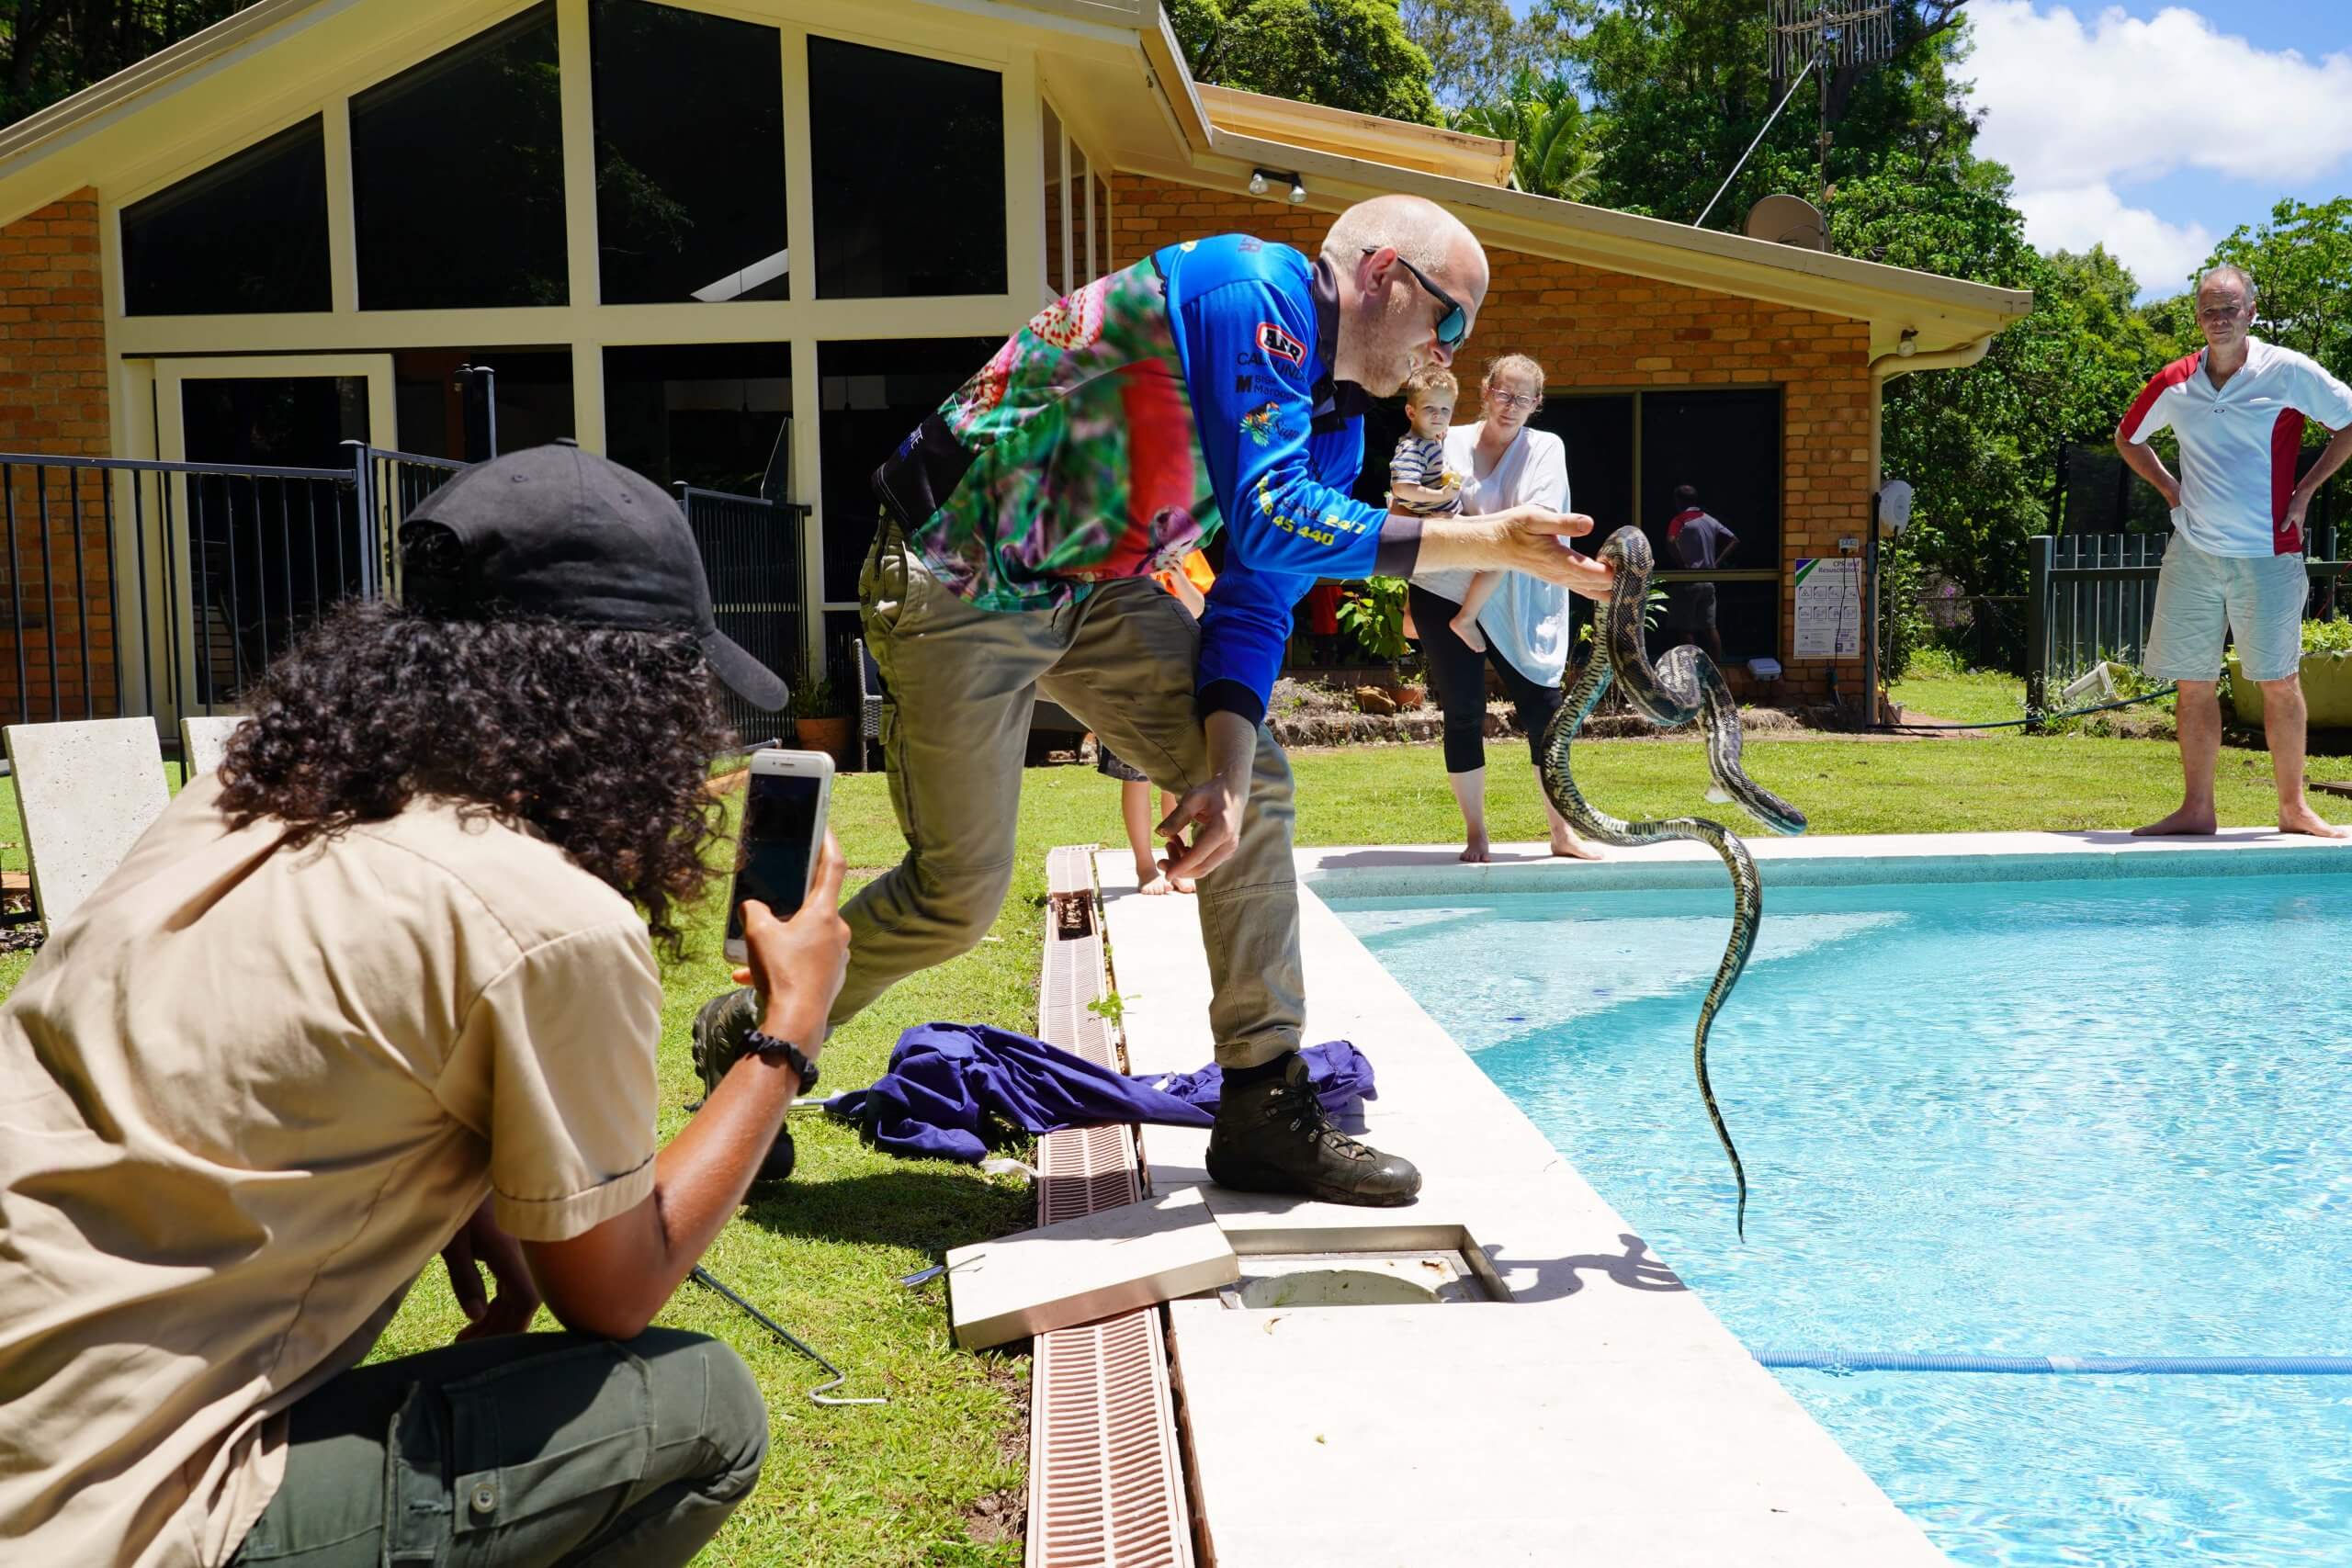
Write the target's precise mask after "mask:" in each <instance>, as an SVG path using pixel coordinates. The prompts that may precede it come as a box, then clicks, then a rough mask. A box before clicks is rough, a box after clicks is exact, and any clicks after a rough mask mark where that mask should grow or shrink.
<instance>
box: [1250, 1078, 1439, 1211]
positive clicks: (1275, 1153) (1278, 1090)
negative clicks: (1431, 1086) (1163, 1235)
mask: <svg viewBox="0 0 2352 1568" xmlns="http://www.w3.org/2000/svg"><path fill="white" fill-rule="evenodd" d="M1208 1164H1209V1179H1210V1180H1212V1181H1214V1182H1216V1184H1217V1185H1218V1186H1220V1187H1230V1188H1233V1189H1235V1190H1238V1191H1242V1192H1296V1193H1302V1194H1304V1195H1305V1196H1306V1197H1309V1198H1317V1199H1320V1200H1322V1201H1324V1202H1326V1203H1363V1204H1369V1205H1377V1206H1386V1205H1390V1204H1397V1203H1409V1202H1411V1201H1413V1195H1414V1194H1415V1193H1417V1192H1419V1190H1421V1173H1420V1172H1419V1171H1418V1170H1416V1169H1414V1168H1413V1165H1412V1162H1411V1161H1409V1160H1406V1159H1402V1158H1399V1157H1398V1156H1396V1155H1385V1154H1382V1153H1381V1152H1380V1151H1379V1150H1378V1149H1375V1148H1372V1147H1370V1146H1368V1145H1364V1144H1360V1143H1358V1142H1357V1141H1356V1140H1355V1139H1353V1138H1351V1137H1349V1136H1348V1135H1347V1134H1345V1133H1342V1132H1340V1130H1339V1129H1338V1128H1337V1127H1334V1126H1333V1125H1331V1119H1330V1117H1329V1116H1327V1115H1325V1114H1324V1111H1323V1106H1322V1103H1321V1102H1320V1101H1318V1100H1317V1099H1316V1098H1315V1089H1314V1087H1313V1086H1312V1085H1311V1084H1310V1083H1309V1082H1308V1078H1307V1068H1306V1058H1305V1057H1304V1056H1301V1055H1298V1054H1297V1053H1295V1052H1294V1053H1292V1055H1291V1057H1290V1060H1289V1061H1288V1063H1286V1064H1285V1065H1284V1066H1283V1075H1282V1077H1278V1078H1270V1079H1266V1080H1264V1081H1262V1082H1259V1083H1252V1084H1243V1085H1241V1086H1240V1087H1238V1088H1236V1089H1227V1090H1226V1091H1225V1098H1224V1100H1223V1101H1222V1102H1220V1103H1219V1104H1218V1106H1217V1111H1216V1126H1215V1127H1214V1128H1212V1129H1211V1130H1210V1133H1209V1162H1208Z"/></svg>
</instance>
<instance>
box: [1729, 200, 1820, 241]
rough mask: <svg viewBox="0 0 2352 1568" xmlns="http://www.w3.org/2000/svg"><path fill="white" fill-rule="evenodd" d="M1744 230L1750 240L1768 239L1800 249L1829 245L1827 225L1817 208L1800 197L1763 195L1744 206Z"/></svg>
mask: <svg viewBox="0 0 2352 1568" xmlns="http://www.w3.org/2000/svg"><path fill="white" fill-rule="evenodd" d="M1746 232H1747V237H1748V238H1749V239H1751V240H1770V241H1771V242H1772V243H1774V244H1776V245H1794V246H1796V247H1797V248H1798V249H1800V250H1806V251H1826V250H1827V249H1828V248H1829V225H1828V224H1827V223H1826V222H1825V221H1824V220H1823V219H1822V216H1821V209H1818V208H1816V207H1815V206H1814V205H1813V203H1811V202H1809V201H1807V200H1806V199H1805V198H1804V197H1801V196H1768V197H1765V198H1764V199H1763V200H1761V201H1759V202H1758V203H1757V204H1756V205H1755V206H1754V207H1751V208H1749V209H1747V228H1746Z"/></svg>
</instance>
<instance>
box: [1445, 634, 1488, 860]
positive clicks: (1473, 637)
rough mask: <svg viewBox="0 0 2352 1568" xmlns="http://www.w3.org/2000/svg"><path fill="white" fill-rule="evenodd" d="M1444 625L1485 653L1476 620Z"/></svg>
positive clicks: (1483, 636)
mask: <svg viewBox="0 0 2352 1568" xmlns="http://www.w3.org/2000/svg"><path fill="white" fill-rule="evenodd" d="M1445 624H1446V625H1447V626H1451V627H1453V635H1454V636H1455V637H1460V638H1461V639H1462V642H1463V646H1464V647H1465V648H1467V649H1469V650H1470V651H1471V652H1473V653H1484V652H1486V651H1487V638H1486V634H1485V633H1483V632H1481V631H1479V629H1478V623H1477V622H1476V620H1474V619H1471V618H1470V617H1468V616H1466V615H1463V616H1456V617H1455V618H1454V619H1453V620H1450V621H1448V622H1446V623H1445ZM1467 858H1468V857H1467V856H1464V859H1467ZM1478 858H1479V859H1480V860H1484V859H1486V858H1487V857H1486V856H1484V855H1480V856H1479V857H1478Z"/></svg>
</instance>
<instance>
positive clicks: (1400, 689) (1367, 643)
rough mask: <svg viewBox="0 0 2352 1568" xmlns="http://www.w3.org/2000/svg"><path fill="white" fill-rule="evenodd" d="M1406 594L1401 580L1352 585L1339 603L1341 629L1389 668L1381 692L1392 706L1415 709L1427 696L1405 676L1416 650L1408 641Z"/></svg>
mask: <svg viewBox="0 0 2352 1568" xmlns="http://www.w3.org/2000/svg"><path fill="white" fill-rule="evenodd" d="M1405 592H1406V582H1405V580H1404V579H1403V578H1401V577H1374V578H1368V579H1366V580H1365V581H1362V582H1357V583H1351V584H1350V585H1349V587H1348V590H1347V594H1346V597H1344V598H1342V599H1341V600H1340V629H1341V630H1342V631H1344V632H1346V633H1347V634H1348V635H1349V636H1350V637H1352V638H1354V639H1355V643H1356V646H1357V647H1359V648H1361V649H1363V651H1364V652H1366V653H1368V654H1370V655H1371V656H1372V657H1373V658H1374V659H1376V660H1380V661H1381V662H1382V663H1384V664H1385V665H1387V667H1388V679H1387V681H1386V682H1384V683H1383V684H1382V686H1381V688H1380V689H1381V691H1382V692H1383V693H1384V694H1385V695H1386V696H1387V698H1388V701H1389V703H1390V704H1391V705H1393V706H1395V707H1400V708H1413V707H1419V706H1420V705H1421V701H1422V699H1423V697H1424V696H1425V695H1426V694H1425V693H1424V692H1423V691H1422V690H1421V689H1420V688H1419V686H1417V685H1411V684H1408V682H1407V681H1406V677H1405V668H1404V666H1405V660H1408V658H1409V657H1411V655H1412V651H1413V645H1412V644H1411V643H1410V642H1409V641H1408V640H1407V637H1408V625H1407V616H1406V608H1405Z"/></svg>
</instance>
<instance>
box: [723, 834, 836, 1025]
mask: <svg viewBox="0 0 2352 1568" xmlns="http://www.w3.org/2000/svg"><path fill="white" fill-rule="evenodd" d="M842 868H843V861H842V847H841V845H840V843H839V842H837V841H836V840H834V838H833V836H832V835H831V833H827V834H826V835H825V838H824V844H823V847H822V848H821V849H820V851H819V852H818V855H817V870H816V874H815V875H814V876H812V877H811V878H810V879H809V898H808V902H807V903H805V904H803V905H802V906H801V908H800V911H799V913H797V914H796V915H794V916H793V917H792V919H789V920H781V919H777V918H776V917H775V915H774V914H773V913H772V912H770V910H769V909H768V907H767V906H766V905H764V904H763V903H761V902H760V901H758V900H757V899H752V900H751V901H750V902H748V903H746V904H745V905H744V906H743V907H742V919H743V939H744V941H743V945H744V948H745V951H746V953H747V956H746V959H745V962H744V966H743V967H742V968H741V969H738V970H737V971H736V972H735V980H736V983H737V984H738V985H747V986H750V987H752V988H753V989H755V990H756V991H758V992H759V993H760V998H761V1003H762V1013H761V1018H760V1027H761V1028H762V1029H763V1030H765V1031H766V1032H768V1033H770V1034H773V1035H775V1037H776V1038H778V1039H780V1040H789V1041H791V1042H792V1043H794V1044H796V1045H797V1046H799V1047H800V1048H801V1049H802V1050H803V1051H805V1052H807V1053H808V1054H809V1055H810V1056H812V1057H813V1056H815V1055H817V1053H818V1051H819V1050H820V1048H821V1047H822V1046H823V1044H824V1039H825V1019H826V1016H827V1015H828V1014H829V1013H831V1011H832V1008H833V998H835V997H838V996H840V995H841V992H842V977H843V976H845V975H846V974H847V973H848V970H849V924H848V922H847V921H845V920H843V919H842V917H841V901H842Z"/></svg>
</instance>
